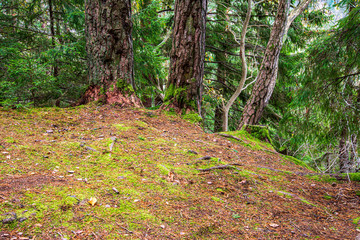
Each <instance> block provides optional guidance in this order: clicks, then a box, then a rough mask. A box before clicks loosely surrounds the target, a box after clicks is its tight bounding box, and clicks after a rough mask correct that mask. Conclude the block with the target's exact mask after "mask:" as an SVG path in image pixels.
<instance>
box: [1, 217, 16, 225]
mask: <svg viewBox="0 0 360 240" xmlns="http://www.w3.org/2000/svg"><path fill="white" fill-rule="evenodd" d="M15 221H16V218H15V217H10V218H5V219H4V220H2V223H3V224H9V223H12V222H15Z"/></svg>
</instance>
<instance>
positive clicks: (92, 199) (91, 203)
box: [89, 197, 97, 206]
mask: <svg viewBox="0 0 360 240" xmlns="http://www.w3.org/2000/svg"><path fill="white" fill-rule="evenodd" d="M96 202H97V199H96V198H94V197H91V198H90V200H89V203H90V205H91V206H94V205H95V204H96Z"/></svg>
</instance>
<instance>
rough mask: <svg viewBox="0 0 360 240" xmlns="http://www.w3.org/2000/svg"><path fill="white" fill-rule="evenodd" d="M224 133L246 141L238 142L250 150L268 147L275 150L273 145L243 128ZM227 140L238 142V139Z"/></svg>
mask: <svg viewBox="0 0 360 240" xmlns="http://www.w3.org/2000/svg"><path fill="white" fill-rule="evenodd" d="M224 133H225V134H229V135H232V136H235V137H238V138H240V139H243V140H245V141H246V142H240V144H241V145H243V146H244V147H247V148H250V149H252V150H264V149H268V150H272V151H275V150H274V147H273V146H272V145H271V144H270V143H268V142H263V141H261V140H260V139H258V138H256V137H254V136H252V135H251V134H250V133H248V132H247V131H245V130H240V131H234V132H224ZM229 140H231V141H234V142H237V143H239V141H237V140H233V139H231V138H229Z"/></svg>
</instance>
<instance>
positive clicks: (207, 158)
mask: <svg viewBox="0 0 360 240" xmlns="http://www.w3.org/2000/svg"><path fill="white" fill-rule="evenodd" d="M210 159H211V157H210V156H205V157H201V158H198V159H195V160H210Z"/></svg>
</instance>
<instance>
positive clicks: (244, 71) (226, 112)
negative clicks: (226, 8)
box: [222, 0, 252, 131]
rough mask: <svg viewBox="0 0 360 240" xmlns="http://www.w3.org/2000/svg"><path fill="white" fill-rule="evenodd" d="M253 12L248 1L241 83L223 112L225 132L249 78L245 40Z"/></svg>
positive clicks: (250, 1)
mask: <svg viewBox="0 0 360 240" xmlns="http://www.w3.org/2000/svg"><path fill="white" fill-rule="evenodd" d="M251 11H252V0H248V9H247V13H246V17H245V21H244V25H243V29H242V31H241V38H240V56H241V65H242V69H241V79H240V82H239V85H238V87H237V88H236V90H235V92H234V93H233V95H232V96H231V97H230V99H229V101H228V102H227V103H226V105H224V107H223V111H224V113H223V114H224V115H223V126H222V128H223V131H228V123H229V111H230V108H231V106H232V105H233V104H234V102H235V100H236V99H237V98H238V97H239V95H240V93H241V92H242V89H243V87H244V84H245V81H246V77H247V62H246V56H245V39H246V31H247V28H248V25H249V22H250V17H251Z"/></svg>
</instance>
